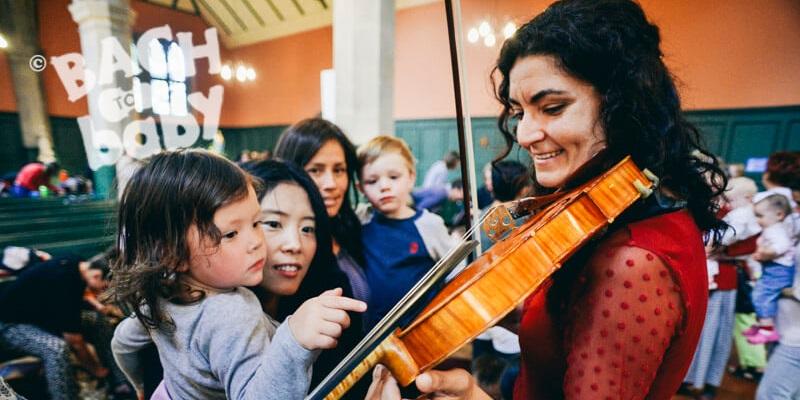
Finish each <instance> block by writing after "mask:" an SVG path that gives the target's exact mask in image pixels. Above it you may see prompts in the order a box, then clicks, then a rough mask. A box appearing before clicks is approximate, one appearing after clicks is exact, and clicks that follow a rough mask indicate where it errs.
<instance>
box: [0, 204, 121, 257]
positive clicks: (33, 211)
mask: <svg viewBox="0 0 800 400" xmlns="http://www.w3.org/2000/svg"><path fill="white" fill-rule="evenodd" d="M60 200H64V199H0V248H2V247H5V246H23V247H32V248H36V249H40V250H43V251H47V252H50V253H52V254H56V255H57V254H64V253H75V254H78V255H80V256H82V257H87V258H88V257H91V256H92V255H94V254H97V253H99V252H101V251H103V250H104V249H106V248H107V247H108V246H109V245H111V244H112V243H113V241H114V234H115V233H116V229H117V226H116V203H115V202H112V201H107V200H103V201H98V200H94V201H91V200H89V201H87V200H84V201H75V202H69V201H67V202H64V201H60Z"/></svg>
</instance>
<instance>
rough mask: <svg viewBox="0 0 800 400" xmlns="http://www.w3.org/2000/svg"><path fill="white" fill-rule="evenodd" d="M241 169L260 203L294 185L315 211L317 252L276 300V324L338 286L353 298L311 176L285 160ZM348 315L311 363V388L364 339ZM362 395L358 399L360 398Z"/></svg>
mask: <svg viewBox="0 0 800 400" xmlns="http://www.w3.org/2000/svg"><path fill="white" fill-rule="evenodd" d="M243 168H244V169H245V170H247V171H248V172H250V173H251V174H252V175H253V176H255V177H256V178H258V179H259V180H260V181H261V183H262V185H263V188H264V189H263V190H261V191H259V192H258V199H259V201H261V200H262V199H263V198H264V196H266V195H267V194H269V193H270V192H271V191H273V190H274V189H275V187H277V186H278V185H279V184H281V183H290V184H296V185H298V186H300V187H301V188H302V189H303V190H304V191H305V192H306V194H307V195H308V200H309V202H310V203H311V210H312V211H313V212H314V223H315V226H316V231H315V233H314V234H315V237H316V239H317V251H316V253H315V254H314V258H313V259H312V261H311V265H310V266H309V269H308V273H307V274H306V276H305V278H304V279H303V282H302V283H300V287H299V288H298V290H297V293H295V294H294V295H292V296H282V297H281V298H280V299H278V315H277V316H276V318H277V319H278V320H279V321H281V320H284V319H285V318H286V317H287V316H288V315H290V314H292V313H294V312H295V310H297V308H298V307H300V305H301V304H303V302H305V301H306V300H308V299H310V298H312V297H316V296H319V295H320V294H321V293H322V292H324V291H326V290H328V289H334V288H337V287H341V288H342V289H343V291H344V295H345V296H347V297H353V293H352V289H351V288H350V283H349V281H348V279H347V276H346V275H345V274H344V273H343V272H342V271H341V270H340V269H339V267H338V266H337V264H336V258H335V257H334V255H333V246H332V245H331V241H332V240H333V239H332V237H331V220H330V218H328V212H327V210H326V209H325V203H324V202H323V200H322V196H321V195H320V194H319V190H317V186H316V184H314V181H313V180H312V179H311V177H309V176H308V174H306V172H305V171H304V170H302V169H301V168H300V167H298V166H297V165H295V164H293V163H289V162H284V161H274V160H266V161H258V162H253V163H247V164H244V165H243ZM267 257H269V255H267ZM255 293H256V295H257V296H259V298H262V299H263V296H264V295H265V292H264V289H263V288H261V287H257V288H255ZM349 314H350V322H351V323H350V327H349V328H348V329H346V330H345V331H344V332H343V333H342V336H341V337H340V338H339V344H338V346H336V348H333V349H330V350H324V351H323V352H322V353H321V354H320V355H319V357H318V358H317V360H316V362H314V371H313V375H312V377H311V385H312V387H313V386H315V385H317V384H318V383H319V382H320V381H322V379H323V378H325V376H327V375H328V373H329V372H330V371H332V370H333V368H334V367H336V365H337V364H338V363H339V361H341V360H342V358H344V357H345V356H346V355H347V353H348V352H349V351H350V350H352V349H353V347H355V345H356V344H357V343H358V341H359V340H361V337H362V336H363V325H362V320H361V316H360V315H359V314H358V313H353V312H351V313H349ZM362 391H363V390H362ZM363 392H364V393H363V394H366V391H363ZM363 394H362V396H361V397H363Z"/></svg>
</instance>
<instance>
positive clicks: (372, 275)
mask: <svg viewBox="0 0 800 400" xmlns="http://www.w3.org/2000/svg"><path fill="white" fill-rule="evenodd" d="M421 215H422V211H417V212H416V213H415V214H414V216H412V217H410V218H406V219H391V218H387V217H385V216H383V215H381V214H380V213H377V212H376V213H375V214H374V215H373V217H372V220H371V221H370V222H369V223H367V224H366V225H364V226H363V227H362V230H361V235H362V236H361V237H362V241H363V243H364V258H365V260H366V263H367V265H366V267H365V268H364V270H365V272H366V275H367V283H368V284H369V289H370V299H369V303H368V308H367V313H366V316H365V327H371V326H373V325H374V324H375V323H377V322H378V321H380V319H381V318H383V316H384V315H386V313H388V312H389V310H391V309H392V307H394V305H395V304H396V303H397V302H398V301H399V300H400V299H401V298H402V297H403V296H404V295H405V294H406V293H407V292H408V290H409V289H411V287H413V286H414V284H416V283H417V281H419V279H420V278H422V276H423V275H425V273H426V272H428V270H429V269H431V267H433V265H434V264H435V262H434V260H433V258H431V256H430V254H429V253H428V250H427V249H426V248H425V243H424V242H423V241H422V236H420V233H419V230H417V227H416V225H415V224H414V221H416V220H417V218H419V217H420V216H421Z"/></svg>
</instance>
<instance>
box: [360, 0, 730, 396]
mask: <svg viewBox="0 0 800 400" xmlns="http://www.w3.org/2000/svg"><path fill="white" fill-rule="evenodd" d="M660 42H661V39H660V35H659V29H658V27H656V26H655V25H653V24H651V23H650V22H649V21H648V20H647V17H646V16H645V14H644V11H643V10H642V8H641V7H640V6H639V5H638V4H637V3H635V2H634V1H630V0H562V1H557V2H555V3H553V4H552V5H550V6H549V7H548V8H547V9H546V10H545V11H544V12H543V13H541V14H539V15H538V16H536V17H535V18H534V19H532V20H531V21H530V22H528V23H526V24H524V25H523V26H521V27H520V28H519V29H518V30H517V31H516V33H515V34H514V36H512V37H511V38H509V39H508V40H506V42H505V44H504V45H503V48H502V50H501V53H500V57H499V59H498V62H497V68H496V71H497V72H498V75H496V77H497V78H499V84H498V85H497V87H496V88H497V92H496V94H497V97H498V99H499V100H500V102H501V104H502V106H503V110H502V111H501V114H500V120H499V124H498V125H499V127H500V130H501V132H502V133H503V135H504V137H505V138H506V143H507V145H508V147H509V148H510V145H511V144H512V143H513V142H517V143H519V146H520V147H521V148H523V149H525V150H527V151H528V152H529V153H530V155H531V159H532V163H533V165H532V172H533V174H534V191H535V194H539V195H541V194H545V193H552V192H554V191H556V190H559V189H561V190H566V189H569V188H570V187H574V186H575V185H577V184H578V183H580V182H582V181H584V179H588V178H589V177H596V176H598V175H600V174H602V173H603V172H604V171H607V170H608V169H609V168H610V167H611V166H613V165H614V164H615V163H617V162H618V161H619V160H621V159H622V158H623V157H624V156H625V155H630V156H631V157H632V159H633V161H634V162H635V163H636V165H637V166H638V167H639V168H647V169H649V170H650V171H652V172H653V173H654V174H655V175H657V176H659V177H660V178H661V184H660V185H659V186H658V188H657V190H656V191H654V192H653V194H652V195H651V196H649V197H648V198H647V199H645V200H643V201H641V202H638V203H637V204H636V205H635V206H634V207H632V208H631V209H629V210H627V211H626V212H625V213H623V214H622V215H621V216H620V217H619V218H617V219H616V220H615V222H614V224H612V225H611V226H610V227H609V229H608V231H607V232H606V233H605V234H604V235H602V236H600V237H597V238H596V240H594V241H592V242H591V243H589V244H588V245H587V246H584V247H583V248H582V249H581V250H579V251H578V252H577V253H576V254H575V255H573V256H572V257H571V258H570V259H569V260H568V261H567V262H566V263H564V265H563V266H562V267H561V269H559V270H558V271H557V272H556V273H555V274H554V276H553V277H552V284H551V285H546V286H545V287H543V288H541V290H538V291H536V292H535V293H534V294H533V295H531V296H530V297H529V298H528V299H526V300H525V302H524V305H523V309H522V317H521V321H520V324H519V329H518V332H519V338H520V348H521V362H520V374H519V377H518V378H517V381H516V386H515V390H514V398H515V399H560V398H569V399H607V398H611V399H620V398H625V399H645V398H647V399H664V400H666V399H670V398H671V397H672V395H673V394H674V393H675V392H676V390H677V389H678V387H679V385H680V384H681V381H682V380H683V377H684V376H685V374H686V371H687V369H688V368H689V363H690V362H691V359H692V355H693V353H694V350H695V347H696V345H697V342H698V339H699V337H700V331H701V329H702V326H703V320H704V318H705V312H706V300H707V297H708V278H707V273H706V268H705V267H706V262H705V251H704V243H703V237H702V234H701V232H703V231H717V230H720V229H721V228H723V227H724V226H725V224H724V223H723V222H722V221H720V220H719V219H717V217H716V212H717V206H716V204H714V202H713V201H712V199H713V198H714V197H716V196H718V195H720V194H721V193H722V190H723V188H724V187H725V185H726V182H725V177H724V174H723V172H722V170H721V169H720V167H719V165H718V163H717V162H716V160H714V159H712V160H710V161H708V160H703V159H700V158H698V157H697V156H694V155H692V152H693V151H695V150H696V151H699V152H700V153H702V154H704V155H706V156H710V154H709V153H708V152H707V151H705V150H704V149H702V148H701V146H700V135H699V133H698V131H697V129H696V128H695V127H693V126H692V125H691V124H690V123H689V122H688V121H686V119H685V118H684V116H683V114H682V112H681V105H680V100H679V98H678V93H677V89H676V87H675V84H674V82H673V80H672V75H671V74H670V72H669V70H668V69H667V67H666V65H665V64H664V61H663V59H662V56H663V54H662V52H661V49H660ZM587 163H588V165H587ZM584 166H586V167H587V168H588V169H582V168H581V167H584ZM579 169H581V172H584V173H582V174H580V175H579V176H576V175H575V172H576V171H578V170H579ZM707 176H708V177H709V179H706V177H707ZM500 290H503V289H502V288H498V291H500ZM373 376H377V377H378V379H377V380H376V381H375V382H374V384H373V387H372V389H373V391H372V393H373V394H376V396H375V397H379V396H380V395H383V396H384V398H392V397H393V396H392V394H396V386H395V385H394V382H391V381H390V380H389V378H388V377H387V376H386V373H385V372H382V370H381V369H378V370H377V372H376V373H374V374H373ZM417 386H418V387H419V388H420V390H421V391H423V392H436V393H437V394H442V395H448V396H450V397H452V398H473V399H474V398H486V394H485V393H483V392H482V391H481V390H480V389H479V388H478V387H477V386H476V385H475V381H474V379H472V378H471V377H469V375H468V374H467V372H466V371H463V370H454V371H447V372H439V371H436V372H432V373H426V374H423V375H421V376H420V377H419V378H418V379H417ZM434 397H435V396H434Z"/></svg>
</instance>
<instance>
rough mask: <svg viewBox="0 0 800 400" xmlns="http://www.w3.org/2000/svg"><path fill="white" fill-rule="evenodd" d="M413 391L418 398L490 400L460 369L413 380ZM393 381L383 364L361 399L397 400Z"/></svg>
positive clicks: (427, 373) (473, 380) (434, 373)
mask: <svg viewBox="0 0 800 400" xmlns="http://www.w3.org/2000/svg"><path fill="white" fill-rule="evenodd" d="M416 384H417V389H419V390H420V392H422V393H424V394H423V395H422V396H420V397H418V398H419V399H437V400H485V399H491V397H489V395H488V394H486V392H484V391H483V390H481V388H479V387H478V385H477V383H476V382H475V378H473V377H472V375H470V374H469V372H467V371H465V370H463V369H451V370H448V371H428V372H426V373H424V374H422V375H420V376H418V377H417V380H416ZM399 399H400V388H399V387H398V386H397V381H396V380H395V379H394V378H393V377H392V374H390V373H389V370H388V369H386V367H384V366H383V365H378V366H376V367H375V369H374V370H373V372H372V384H371V385H370V387H369V391H368V392H367V397H366V399H365V400H399Z"/></svg>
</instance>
